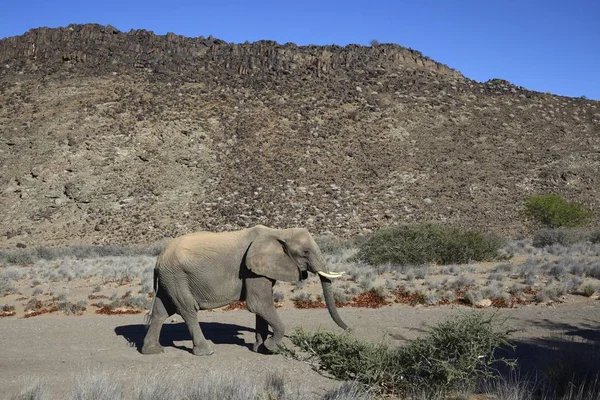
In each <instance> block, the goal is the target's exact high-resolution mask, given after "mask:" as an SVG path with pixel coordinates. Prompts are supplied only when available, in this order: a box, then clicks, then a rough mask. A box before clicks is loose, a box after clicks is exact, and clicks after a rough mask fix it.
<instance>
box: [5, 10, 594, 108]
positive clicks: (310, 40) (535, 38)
mask: <svg viewBox="0 0 600 400" xmlns="http://www.w3.org/2000/svg"><path fill="white" fill-rule="evenodd" d="M2 3H3V4H2V5H1V7H0V38H4V37H8V36H15V35H21V34H23V33H24V32H26V31H27V30H29V29H31V28H36V27H40V26H48V27H59V26H66V25H68V24H70V23H88V22H94V23H100V24H103V25H107V24H111V25H113V26H115V27H116V28H118V29H119V30H121V31H128V30H130V29H147V30H151V31H154V32H155V33H157V34H165V33H167V32H174V33H176V34H180V35H185V36H192V37H196V36H200V35H203V36H208V35H213V36H214V37H216V38H219V39H223V40H225V41H228V42H235V43H239V42H245V41H251V42H252V41H256V40H261V39H269V40H275V41H277V42H279V43H286V42H294V43H297V44H339V45H346V44H349V43H357V44H369V43H370V42H371V40H377V41H378V42H380V43H397V44H400V45H402V46H406V47H411V48H413V49H415V50H419V51H421V52H422V53H423V54H425V55H427V56H429V57H431V58H433V59H434V60H436V61H439V62H442V63H444V64H447V65H448V66H450V67H452V68H454V69H457V70H458V71H460V72H462V73H463V74H464V75H465V76H467V77H469V78H471V79H475V80H478V81H486V80H488V79H491V78H502V79H506V80H509V81H510V82H512V83H514V84H516V85H521V86H525V87H526V88H529V89H532V90H538V91H542V92H546V91H549V92H552V93H555V94H560V95H566V96H575V97H578V96H586V97H588V98H591V99H597V100H600V72H599V71H600V1H599V0H569V1H567V0H545V1H542V0H496V1H492V0H411V1H405V0H396V1H393V0H389V1H382V0H371V1H364V0H363V1H360V2H359V1H353V0H344V1H342V0H332V1H326V0H322V1H314V0H307V1H295V2H292V1H285V0H280V1H265V0H257V1H252V2H250V1H239V0H230V1H227V0H222V1H219V0H217V1H202V0H195V1H191V0H179V1H168V0H144V1H138V0H134V1H127V0H103V1H97V2H88V1H83V0H28V1H13V0H2Z"/></svg>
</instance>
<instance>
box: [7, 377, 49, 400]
mask: <svg viewBox="0 0 600 400" xmlns="http://www.w3.org/2000/svg"><path fill="white" fill-rule="evenodd" d="M47 388H48V386H47V385H46V384H44V382H42V380H40V379H36V378H33V379H27V380H26V382H25V384H24V386H23V388H22V389H21V391H20V392H19V393H18V394H16V395H14V396H12V397H11V399H12V400H50V394H49V393H48V389H47Z"/></svg>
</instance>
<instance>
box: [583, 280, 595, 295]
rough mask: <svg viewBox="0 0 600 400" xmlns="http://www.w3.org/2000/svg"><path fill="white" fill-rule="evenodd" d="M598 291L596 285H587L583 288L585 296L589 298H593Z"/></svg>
mask: <svg viewBox="0 0 600 400" xmlns="http://www.w3.org/2000/svg"><path fill="white" fill-rule="evenodd" d="M596 289H597V287H596V285H594V284H593V283H587V284H585V286H583V288H582V290H583V295H584V296H587V297H592V296H593V295H594V293H596Z"/></svg>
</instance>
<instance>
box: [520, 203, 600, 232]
mask: <svg viewBox="0 0 600 400" xmlns="http://www.w3.org/2000/svg"><path fill="white" fill-rule="evenodd" d="M524 213H525V215H526V216H527V217H529V218H531V219H532V220H533V221H535V222H536V223H538V224H540V225H542V226H544V227H547V228H560V227H567V228H572V227H576V226H582V225H585V224H587V223H588V222H589V221H590V220H591V218H592V217H593V216H594V214H593V213H592V212H591V211H589V210H588V209H586V208H585V207H584V206H583V205H582V204H580V203H576V202H571V201H567V200H565V199H563V198H562V197H561V196H557V195H541V196H531V197H529V198H528V199H527V200H526V201H525V209H524Z"/></svg>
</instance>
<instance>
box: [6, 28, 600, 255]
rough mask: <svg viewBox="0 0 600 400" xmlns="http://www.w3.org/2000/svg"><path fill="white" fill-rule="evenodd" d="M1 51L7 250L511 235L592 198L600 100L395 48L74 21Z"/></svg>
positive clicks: (595, 204)
mask: <svg viewBox="0 0 600 400" xmlns="http://www.w3.org/2000/svg"><path fill="white" fill-rule="evenodd" d="M190 43H191V44H190ZM34 44H35V47H34V46H33V45H34ZM153 49H158V50H153ZM190 49H192V50H190ZM169 52H170V53H169ZM195 52H196V53H195ZM0 66H1V68H0V133H1V134H0V171H1V173H0V185H1V186H2V187H3V188H4V190H3V191H2V192H1V193H0V207H2V210H3V211H4V212H3V214H2V215H0V227H2V228H1V230H0V248H1V247H13V246H15V245H16V244H17V243H22V244H25V245H27V246H35V245H51V246H59V245H65V244H76V243H123V244H148V243H152V242H153V241H156V240H160V239H162V238H164V237H165V236H174V235H177V234H181V233H185V232H189V231H192V230H197V229H210V230H225V229H236V228H241V227H245V226H249V225H253V224H257V223H261V224H265V225H270V226H274V227H287V226H305V227H307V228H308V229H309V230H311V232H314V233H315V234H328V233H333V234H335V235H339V236H343V237H352V236H355V235H357V234H368V233H369V232H372V231H374V230H376V229H379V228H381V227H385V226H389V225H394V224H402V223H414V222H422V221H429V222H439V223H444V224H452V225H457V226H463V227H468V228H473V229H477V230H481V231H489V232H495V233H499V234H503V235H516V234H523V233H525V232H527V231H528V229H529V225H528V224H527V223H526V221H524V220H523V217H522V215H521V214H520V213H519V211H520V208H521V205H522V204H523V202H524V200H525V199H526V198H527V196H530V195H532V194H540V193H557V194H561V195H563V196H565V197H566V198H568V199H569V200H575V201H579V202H582V203H584V204H585V205H586V206H588V207H589V208H591V209H592V210H593V211H595V212H596V215H599V214H600V203H599V201H598V192H597V191H598V176H599V174H598V172H599V171H600V109H599V107H600V102H597V101H592V100H587V99H582V98H568V97H560V96H553V95H551V94H546V93H538V92H534V91H529V90H526V89H524V88H521V87H518V86H515V85H512V84H510V83H509V82H506V81H504V80H501V79H493V80H490V81H488V82H485V83H480V82H476V81H473V80H470V79H468V78H465V77H463V76H462V75H461V74H460V73H458V72H456V71H454V70H452V69H451V68H449V67H446V66H443V65H442V64H439V63H436V62H435V61H433V60H430V61H428V60H427V59H425V58H423V57H422V56H421V55H420V53H418V52H415V51H411V50H408V49H404V48H402V47H400V46H396V45H376V46H372V47H366V46H354V45H349V46H346V47H344V48H342V47H336V46H324V47H323V46H295V45H292V44H286V45H279V44H275V43H274V42H255V43H253V44H239V45H238V44H236V45H233V44H227V43H225V42H223V41H219V40H217V39H212V38H211V39H207V38H195V39H188V38H184V37H180V36H177V35H171V34H167V35H165V36H157V35H154V34H152V33H150V32H147V31H141V30H136V31H132V32H130V33H121V32H118V31H116V30H115V29H114V28H112V27H110V26H108V27H103V26H100V25H71V26H69V27H66V28H54V29H49V28H41V29H34V30H31V31H29V32H27V33H26V34H25V35H22V36H19V37H13V38H7V39H3V40H2V41H0ZM596 222H597V221H596Z"/></svg>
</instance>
